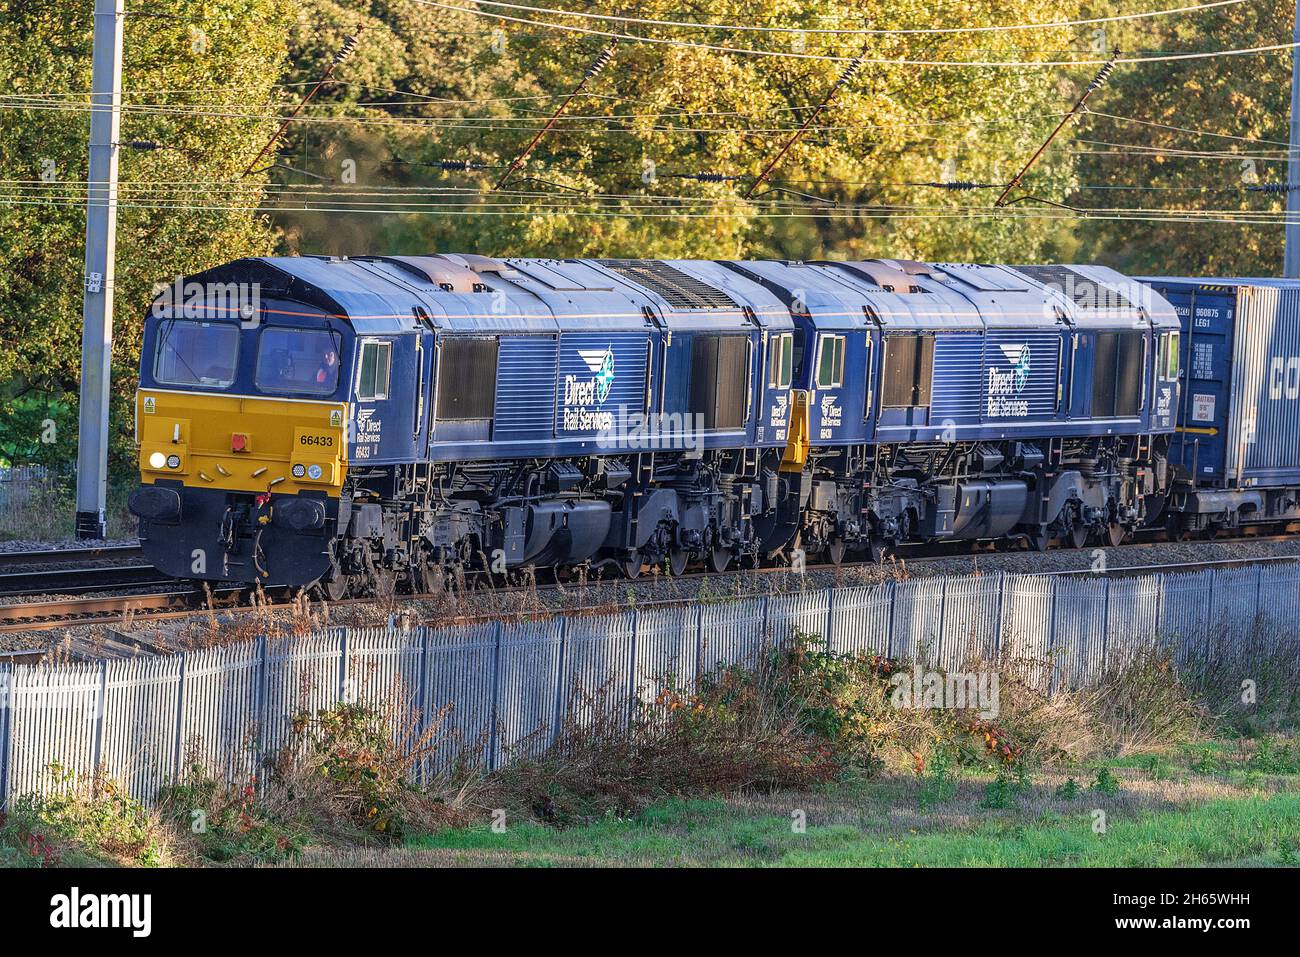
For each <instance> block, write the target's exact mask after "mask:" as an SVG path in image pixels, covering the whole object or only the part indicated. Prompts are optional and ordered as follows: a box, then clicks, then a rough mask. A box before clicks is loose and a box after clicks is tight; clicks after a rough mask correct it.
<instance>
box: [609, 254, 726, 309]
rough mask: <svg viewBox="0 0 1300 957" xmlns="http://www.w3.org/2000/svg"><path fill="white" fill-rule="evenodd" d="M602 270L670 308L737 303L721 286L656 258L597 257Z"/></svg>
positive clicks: (698, 307) (710, 307) (709, 306)
mask: <svg viewBox="0 0 1300 957" xmlns="http://www.w3.org/2000/svg"><path fill="white" fill-rule="evenodd" d="M596 262H598V263H600V265H602V266H604V267H605V268H606V269H610V270H613V271H614V272H616V273H618V274H619V275H620V276H622V277H623V278H624V279H629V280H631V281H632V282H634V283H636V284H637V285H639V286H641V287H643V288H645V289H649V290H650V291H651V292H654V293H658V294H659V295H660V296H662V297H663V299H664V301H665V302H667V303H668V305H670V306H672V307H673V308H674V309H738V308H740V305H739V303H737V302H736V300H734V299H732V298H731V297H730V296H728V295H727V294H726V293H725V292H723V291H722V290H721V289H715V288H714V287H713V286H710V285H709V284H708V283H706V282H701V281H700V280H698V279H696V278H694V277H693V276H688V275H687V274H686V273H684V272H682V271H681V270H680V269H678V268H677V267H675V266H670V265H668V264H667V263H666V262H661V261H660V260H658V259H597V260H596Z"/></svg>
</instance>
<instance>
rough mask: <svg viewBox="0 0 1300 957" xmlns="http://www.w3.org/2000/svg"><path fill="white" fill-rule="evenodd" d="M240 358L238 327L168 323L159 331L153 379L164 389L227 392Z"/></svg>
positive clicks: (182, 322)
mask: <svg viewBox="0 0 1300 957" xmlns="http://www.w3.org/2000/svg"><path fill="white" fill-rule="evenodd" d="M238 357H239V326H237V325H235V324H234V323H230V322H194V321H190V320H185V319H168V320H167V321H165V322H163V323H162V325H161V326H160V327H159V330H158V348H157V351H156V353H155V355H154V364H153V377H154V379H155V380H157V381H158V382H162V383H165V384H167V385H191V386H194V385H196V386H207V387H209V388H214V389H225V388H229V387H230V386H231V385H232V384H233V383H234V381H235V364H236V360H237V359H238Z"/></svg>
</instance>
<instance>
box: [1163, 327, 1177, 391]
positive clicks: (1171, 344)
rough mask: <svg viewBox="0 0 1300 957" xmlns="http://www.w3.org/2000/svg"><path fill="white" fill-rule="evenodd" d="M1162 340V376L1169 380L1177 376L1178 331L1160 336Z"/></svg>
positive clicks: (1171, 380)
mask: <svg viewBox="0 0 1300 957" xmlns="http://www.w3.org/2000/svg"><path fill="white" fill-rule="evenodd" d="M1161 338H1162V341H1163V342H1164V358H1163V367H1164V370H1165V371H1164V377H1165V379H1167V380H1168V381H1170V382H1173V381H1175V380H1176V379H1177V378H1178V346H1179V338H1178V333H1176V332H1170V333H1166V334H1165V335H1164V336H1162V337H1161Z"/></svg>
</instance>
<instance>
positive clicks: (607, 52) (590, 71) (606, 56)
mask: <svg viewBox="0 0 1300 957" xmlns="http://www.w3.org/2000/svg"><path fill="white" fill-rule="evenodd" d="M613 58H614V44H612V43H611V44H610V45H609V46H607V47H605V49H604V50H602V51H600V56H598V57H596V59H595V60H593V61H592V62H591V66H589V67H587V75H586V79H588V80H590V79H591V78H592V77H593V76H595V75H596V74H597V73H599V72H600V71H601V70H603V69H605V67H607V66H609V61H610V60H612V59H613Z"/></svg>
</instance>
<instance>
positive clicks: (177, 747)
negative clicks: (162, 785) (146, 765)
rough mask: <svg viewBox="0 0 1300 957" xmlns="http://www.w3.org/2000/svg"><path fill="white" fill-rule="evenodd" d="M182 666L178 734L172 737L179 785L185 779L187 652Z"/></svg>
mask: <svg viewBox="0 0 1300 957" xmlns="http://www.w3.org/2000/svg"><path fill="white" fill-rule="evenodd" d="M180 659H181V666H180V670H179V671H178V672H177V674H176V734H175V735H173V737H172V783H173V784H179V783H180V782H181V779H182V778H183V777H184V775H183V774H182V771H181V761H182V760H184V757H185V756H184V755H183V754H182V753H181V748H182V746H183V744H184V734H185V669H186V668H187V667H188V665H189V660H190V655H189V652H187V651H182V652H181V653H180Z"/></svg>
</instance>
